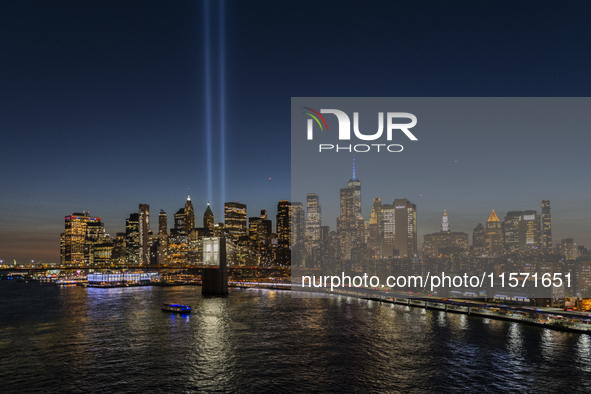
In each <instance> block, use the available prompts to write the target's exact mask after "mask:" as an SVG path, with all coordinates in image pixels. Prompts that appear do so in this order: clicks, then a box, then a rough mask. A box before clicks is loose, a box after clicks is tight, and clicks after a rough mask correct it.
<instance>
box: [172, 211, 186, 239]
mask: <svg viewBox="0 0 591 394" xmlns="http://www.w3.org/2000/svg"><path fill="white" fill-rule="evenodd" d="M174 230H175V231H176V232H179V231H181V232H183V233H185V234H186V233H187V231H186V230H187V226H185V208H181V209H179V210H178V211H177V212H176V213H175V214H174ZM171 235H172V231H171Z"/></svg>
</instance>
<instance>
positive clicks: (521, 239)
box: [503, 210, 540, 251]
mask: <svg viewBox="0 0 591 394" xmlns="http://www.w3.org/2000/svg"><path fill="white" fill-rule="evenodd" d="M503 231H504V243H505V245H504V249H506V250H514V251H517V250H528V249H532V248H539V246H540V216H539V215H538V213H537V212H536V211H534V210H529V211H510V212H508V213H507V216H505V223H504V225H503Z"/></svg>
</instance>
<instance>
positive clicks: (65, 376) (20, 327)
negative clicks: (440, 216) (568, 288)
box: [0, 281, 591, 393]
mask: <svg viewBox="0 0 591 394" xmlns="http://www.w3.org/2000/svg"><path fill="white" fill-rule="evenodd" d="M162 302H180V303H185V304H189V305H191V306H192V307H193V313H192V315H190V316H189V315H187V316H181V315H175V314H169V313H165V312H162V311H161V310H160V303H162ZM507 390H509V391H513V392H516V391H521V392H559V391H563V392H565V393H567V392H591V338H590V337H589V336H588V335H586V334H572V333H564V332H558V331H552V330H549V329H543V328H538V327H530V326H525V325H520V324H518V323H511V322H504V321H496V320H491V319H485V318H481V317H468V316H466V315H458V314H446V313H444V312H439V311H431V310H427V311H425V310H423V309H419V308H408V307H405V306H400V305H396V306H393V305H390V304H380V303H377V302H372V301H366V300H358V299H353V298H346V297H342V298H337V297H335V298H316V299H292V298H291V295H290V293H289V292H287V291H270V290H258V289H249V290H244V289H231V290H230V295H229V296H228V297H220V298H216V297H211V298H208V297H203V296H202V295H201V288H200V287H194V286H184V287H137V288H116V289H93V288H88V289H85V288H82V287H66V288H62V287H58V286H53V285H38V284H24V283H15V282H8V283H7V281H0V392H2V393H7V392H47V393H57V392H60V393H61V392H101V393H106V392H130V393H132V392H133V393H135V392H174V393H177V392H206V393H210V392H227V393H241V392H242V393H290V392H301V393H309V392H335V393H346V392H367V393H370V392H383V393H392V392H476V391H479V392H500V391H507Z"/></svg>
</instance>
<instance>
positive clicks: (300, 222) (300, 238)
mask: <svg viewBox="0 0 591 394" xmlns="http://www.w3.org/2000/svg"><path fill="white" fill-rule="evenodd" d="M304 223H305V220H304V207H303V205H302V203H301V202H292V203H291V244H292V245H295V244H297V243H301V242H304V233H305V229H304V227H305V225H304Z"/></svg>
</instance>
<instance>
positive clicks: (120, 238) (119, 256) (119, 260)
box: [111, 233, 126, 264]
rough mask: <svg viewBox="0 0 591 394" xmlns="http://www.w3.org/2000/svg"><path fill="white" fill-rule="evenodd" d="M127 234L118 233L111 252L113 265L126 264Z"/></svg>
mask: <svg viewBox="0 0 591 394" xmlns="http://www.w3.org/2000/svg"><path fill="white" fill-rule="evenodd" d="M125 238H126V234H125V233H117V236H116V238H115V239H114V241H113V251H112V252H111V263H113V264H124V263H125V254H126V252H125Z"/></svg>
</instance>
